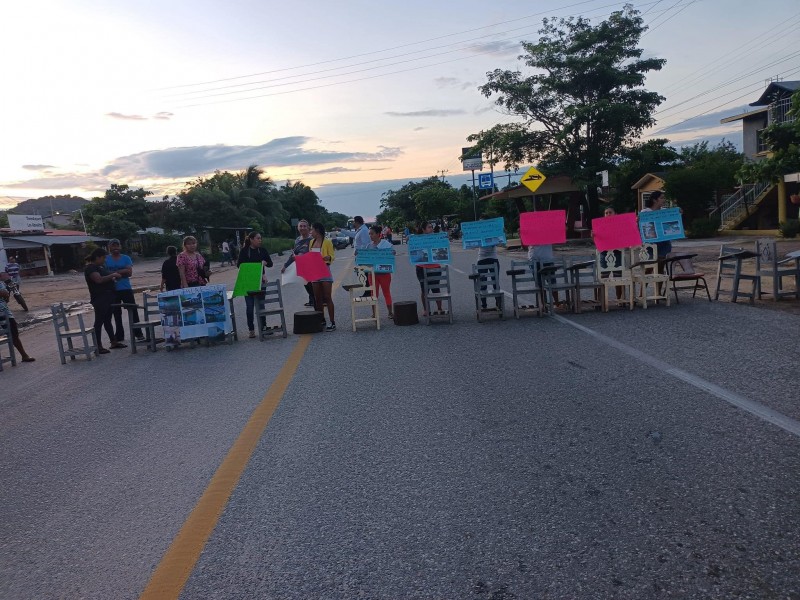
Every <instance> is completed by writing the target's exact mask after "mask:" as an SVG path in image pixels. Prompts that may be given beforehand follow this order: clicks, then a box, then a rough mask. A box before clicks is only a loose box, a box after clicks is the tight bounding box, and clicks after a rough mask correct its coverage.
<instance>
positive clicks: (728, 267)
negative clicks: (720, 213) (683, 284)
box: [714, 244, 761, 304]
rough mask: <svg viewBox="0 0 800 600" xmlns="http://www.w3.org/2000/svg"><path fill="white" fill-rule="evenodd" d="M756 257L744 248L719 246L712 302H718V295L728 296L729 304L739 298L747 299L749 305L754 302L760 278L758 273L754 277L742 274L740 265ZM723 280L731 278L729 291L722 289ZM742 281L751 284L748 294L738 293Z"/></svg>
mask: <svg viewBox="0 0 800 600" xmlns="http://www.w3.org/2000/svg"><path fill="white" fill-rule="evenodd" d="M757 256H758V255H757V254H756V253H755V252H752V251H750V250H745V249H744V248H737V247H735V246H725V245H724V244H723V245H722V246H720V248H719V258H717V260H718V261H719V264H718V266H717V291H716V292H714V300H719V295H720V294H730V297H731V302H736V300H737V299H738V298H739V296H742V297H743V298H749V299H750V304H753V303H754V302H755V299H756V296H757V295H758V290H759V289H760V286H761V276H760V275H758V273H756V274H755V275H750V274H745V273H742V263H743V261H745V260H749V259H752V258H756V257H757ZM725 278H731V280H732V281H731V289H730V290H723V289H722V280H723V279H725ZM743 281H751V282H752V283H753V288H752V290H751V291H750V292H749V293H748V292H742V291H739V285H740V284H741V283H742V282H743Z"/></svg>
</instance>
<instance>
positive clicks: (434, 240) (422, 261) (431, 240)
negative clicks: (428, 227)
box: [408, 233, 450, 265]
mask: <svg viewBox="0 0 800 600" xmlns="http://www.w3.org/2000/svg"><path fill="white" fill-rule="evenodd" d="M408 259H409V260H410V261H411V264H412V265H446V264H450V240H449V239H447V234H446V233H424V234H419V235H412V236H411V237H410V238H408Z"/></svg>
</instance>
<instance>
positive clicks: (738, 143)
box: [670, 133, 742, 152]
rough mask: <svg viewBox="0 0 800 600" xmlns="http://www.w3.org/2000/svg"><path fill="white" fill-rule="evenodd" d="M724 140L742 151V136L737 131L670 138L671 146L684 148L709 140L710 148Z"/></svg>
mask: <svg viewBox="0 0 800 600" xmlns="http://www.w3.org/2000/svg"><path fill="white" fill-rule="evenodd" d="M723 140H725V141H727V142H731V143H732V144H733V145H734V146H735V147H736V149H737V150H738V151H739V152H741V151H742V136H741V135H739V136H737V135H736V134H735V133H734V135H731V134H730V133H722V134H718V135H702V136H700V137H696V138H692V139H688V140H670V146H672V147H673V148H678V149H680V148H683V147H684V146H693V145H694V144H699V143H700V142H708V146H709V148H713V147H715V146H717V145H719V144H720V142H722V141H723Z"/></svg>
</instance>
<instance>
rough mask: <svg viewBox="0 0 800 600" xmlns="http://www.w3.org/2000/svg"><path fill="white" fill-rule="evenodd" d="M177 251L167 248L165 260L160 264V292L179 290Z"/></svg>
mask: <svg viewBox="0 0 800 600" xmlns="http://www.w3.org/2000/svg"><path fill="white" fill-rule="evenodd" d="M177 260H178V249H177V248H176V247H175V246H167V260H165V261H164V262H163V263H161V291H162V292H163V291H165V290H166V291H167V292H171V291H172V290H179V289H181V272H180V271H179V270H178V265H177Z"/></svg>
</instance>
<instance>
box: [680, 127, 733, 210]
mask: <svg viewBox="0 0 800 600" xmlns="http://www.w3.org/2000/svg"><path fill="white" fill-rule="evenodd" d="M742 161H743V157H742V154H741V153H740V152H739V151H738V150H736V147H735V146H734V145H733V144H732V143H731V142H727V141H725V140H723V141H722V142H720V143H719V144H718V145H717V146H715V147H714V148H709V147H708V142H700V143H699V144H694V145H692V146H687V147H685V148H681V151H680V161H679V166H677V167H676V168H673V169H672V170H671V171H669V172H668V173H667V174H666V175H665V177H664V191H665V192H666V194H667V196H668V197H669V198H671V199H673V200H675V201H676V202H677V204H678V206H680V207H681V209H683V217H684V221H685V222H687V223H691V222H692V221H693V220H694V219H697V218H702V217H707V216H708V211H709V209H711V208H713V207H714V205H715V202H718V201H719V198H720V197H721V195H722V194H723V193H725V192H728V191H731V190H732V189H733V188H734V187H735V186H736V184H737V180H736V175H737V173H738V171H739V170H740V169H741V167H742Z"/></svg>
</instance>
